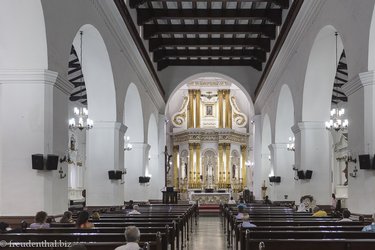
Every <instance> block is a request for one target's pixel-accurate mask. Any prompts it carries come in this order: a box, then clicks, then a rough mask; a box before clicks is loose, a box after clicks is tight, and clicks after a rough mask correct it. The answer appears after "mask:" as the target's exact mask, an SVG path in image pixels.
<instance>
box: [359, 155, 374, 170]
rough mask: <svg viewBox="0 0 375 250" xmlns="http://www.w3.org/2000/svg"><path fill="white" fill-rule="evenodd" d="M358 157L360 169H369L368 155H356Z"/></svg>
mask: <svg viewBox="0 0 375 250" xmlns="http://www.w3.org/2000/svg"><path fill="white" fill-rule="evenodd" d="M358 158H359V168H360V169H371V160H370V155H358Z"/></svg>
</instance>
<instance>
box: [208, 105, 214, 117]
mask: <svg viewBox="0 0 375 250" xmlns="http://www.w3.org/2000/svg"><path fill="white" fill-rule="evenodd" d="M213 115H214V113H213V107H212V105H206V116H213Z"/></svg>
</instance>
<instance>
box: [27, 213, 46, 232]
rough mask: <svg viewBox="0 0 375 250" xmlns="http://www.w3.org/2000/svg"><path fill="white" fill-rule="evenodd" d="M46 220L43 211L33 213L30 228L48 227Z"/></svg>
mask: <svg viewBox="0 0 375 250" xmlns="http://www.w3.org/2000/svg"><path fill="white" fill-rule="evenodd" d="M46 220H47V213H46V212H44V211H39V212H37V213H36V215H35V222H34V223H32V224H31V225H30V228H32V229H41V228H49V223H47V222H46Z"/></svg>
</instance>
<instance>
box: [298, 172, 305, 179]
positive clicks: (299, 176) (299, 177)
mask: <svg viewBox="0 0 375 250" xmlns="http://www.w3.org/2000/svg"><path fill="white" fill-rule="evenodd" d="M297 175H298V179H300V180H304V179H305V172H303V170H299V171H298V172H297Z"/></svg>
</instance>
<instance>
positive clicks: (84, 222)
mask: <svg viewBox="0 0 375 250" xmlns="http://www.w3.org/2000/svg"><path fill="white" fill-rule="evenodd" d="M89 218H90V215H89V213H88V212H87V211H82V212H80V213H79V214H78V218H77V221H76V227H77V228H93V227H94V225H93V224H92V223H90V222H89Z"/></svg>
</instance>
